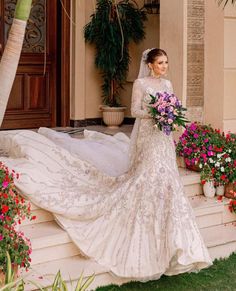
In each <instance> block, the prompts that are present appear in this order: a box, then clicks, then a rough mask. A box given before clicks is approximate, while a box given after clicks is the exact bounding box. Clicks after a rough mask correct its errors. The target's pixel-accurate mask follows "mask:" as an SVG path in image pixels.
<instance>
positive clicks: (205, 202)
mask: <svg viewBox="0 0 236 291" xmlns="http://www.w3.org/2000/svg"><path fill="white" fill-rule="evenodd" d="M189 201H190V204H191V206H192V208H193V210H194V213H195V216H196V221H197V224H198V227H199V228H205V227H209V226H214V225H221V224H225V223H228V222H233V221H235V220H236V215H235V214H234V213H231V212H230V211H229V209H228V204H229V199H227V198H225V197H223V199H222V200H218V197H217V196H215V197H213V198H206V197H205V196H203V195H199V196H194V197H189Z"/></svg>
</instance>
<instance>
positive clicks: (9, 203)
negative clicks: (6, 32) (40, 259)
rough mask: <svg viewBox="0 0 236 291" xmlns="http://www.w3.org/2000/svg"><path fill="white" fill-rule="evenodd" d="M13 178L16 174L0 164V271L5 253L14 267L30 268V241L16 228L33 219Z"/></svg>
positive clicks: (16, 176) (4, 265)
mask: <svg viewBox="0 0 236 291" xmlns="http://www.w3.org/2000/svg"><path fill="white" fill-rule="evenodd" d="M14 178H16V179H17V178H18V174H16V173H15V172H14V171H12V172H10V171H9V170H8V168H7V167H6V166H5V165H4V164H3V163H2V162H0V270H2V271H3V272H5V271H6V266H7V260H6V252H8V253H9V255H10V258H11V262H12V263H13V265H14V266H19V267H23V268H28V267H29V266H30V261H31V259H30V253H31V244H30V241H29V240H28V239H27V238H26V237H25V236H24V234H23V233H22V232H21V231H17V230H16V226H17V225H18V224H21V221H22V219H25V218H26V217H27V218H29V219H35V217H33V216H32V215H31V213H30V204H29V203H26V202H25V200H24V199H23V198H22V197H21V196H20V195H19V193H18V191H17V189H16V187H15V184H14Z"/></svg>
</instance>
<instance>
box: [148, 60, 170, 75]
mask: <svg viewBox="0 0 236 291" xmlns="http://www.w3.org/2000/svg"><path fill="white" fill-rule="evenodd" d="M148 66H149V67H150V69H152V70H153V73H154V76H156V77H161V76H163V75H165V74H166V72H167V69H168V58H167V56H159V57H157V58H156V60H155V61H154V62H153V63H149V64H148Z"/></svg>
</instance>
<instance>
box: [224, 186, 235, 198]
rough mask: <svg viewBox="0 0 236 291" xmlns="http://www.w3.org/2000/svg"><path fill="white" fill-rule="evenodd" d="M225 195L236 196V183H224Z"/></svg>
mask: <svg viewBox="0 0 236 291" xmlns="http://www.w3.org/2000/svg"><path fill="white" fill-rule="evenodd" d="M234 193H235V194H234ZM225 197H227V198H230V199H232V198H235V197H236V185H235V184H234V183H229V184H226V185H225Z"/></svg>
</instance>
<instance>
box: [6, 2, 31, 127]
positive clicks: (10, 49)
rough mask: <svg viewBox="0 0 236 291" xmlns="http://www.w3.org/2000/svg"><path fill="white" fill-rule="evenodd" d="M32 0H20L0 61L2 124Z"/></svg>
mask: <svg viewBox="0 0 236 291" xmlns="http://www.w3.org/2000/svg"><path fill="white" fill-rule="evenodd" d="M31 5H32V0H18V1H17V4H16V11H15V17H14V20H13V23H12V26H11V30H10V32H9V37H8V40H7V44H6V47H5V49H4V52H3V56H2V59H1V62H0V88H1V89H0V126H1V125H2V121H3V118H4V114H5V111H6V107H7V102H8V99H9V96H10V93H11V88H12V85H13V82H14V79H15V76H16V70H17V67H18V63H19V59H20V54H21V50H22V45H23V41H24V36H25V28H26V24H27V20H28V18H29V14H30V10H31Z"/></svg>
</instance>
